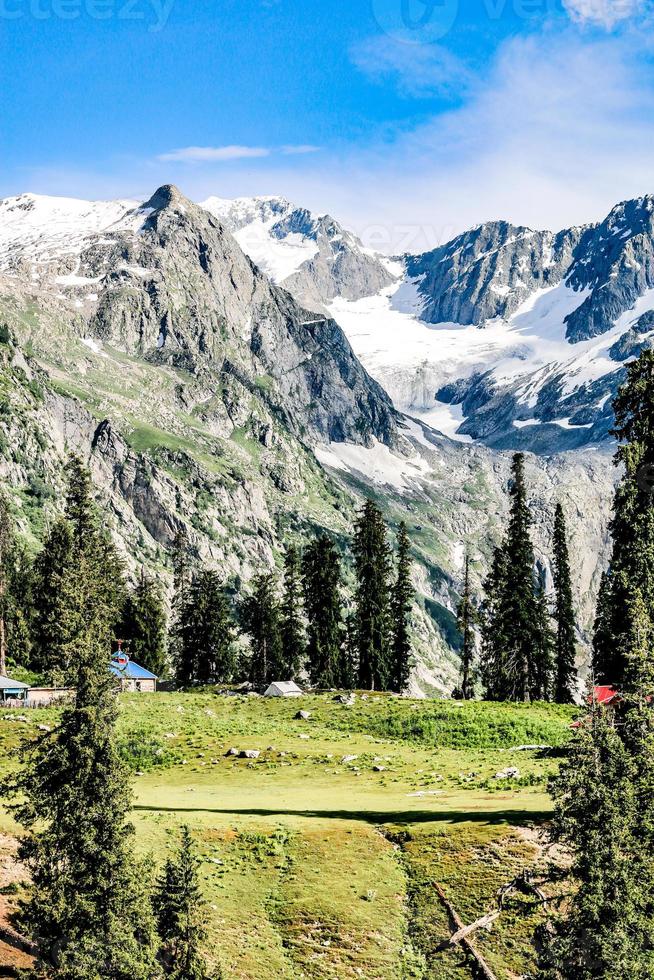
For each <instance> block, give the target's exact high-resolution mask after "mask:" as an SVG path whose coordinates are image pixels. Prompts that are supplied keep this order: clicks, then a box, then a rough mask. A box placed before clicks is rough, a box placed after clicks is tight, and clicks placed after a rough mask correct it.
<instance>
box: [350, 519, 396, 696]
mask: <svg viewBox="0 0 654 980" xmlns="http://www.w3.org/2000/svg"><path fill="white" fill-rule="evenodd" d="M352 552H353V554H354V567H355V572H356V577H357V590H356V632H357V652H358V658H359V686H360V687H362V688H366V689H368V690H381V691H384V690H388V688H389V685H390V681H391V671H392V667H391V608H390V576H391V561H390V549H389V547H388V542H387V540H386V527H385V524H384V519H383V517H382V514H381V511H380V510H379V508H378V507H377V505H376V504H375V503H374V502H373V501H372V500H367V501H366V503H365V504H364V506H363V509H362V510H361V512H360V514H359V517H358V520H357V523H356V527H355V532H354V539H353V542H352Z"/></svg>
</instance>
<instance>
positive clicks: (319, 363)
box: [79, 186, 395, 444]
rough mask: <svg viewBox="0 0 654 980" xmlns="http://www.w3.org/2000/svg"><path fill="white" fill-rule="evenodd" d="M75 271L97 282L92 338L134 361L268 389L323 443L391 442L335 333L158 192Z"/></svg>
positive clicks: (370, 385) (198, 214)
mask: <svg viewBox="0 0 654 980" xmlns="http://www.w3.org/2000/svg"><path fill="white" fill-rule="evenodd" d="M139 216H140V219H141V220H140V227H138V230H137V232H133V231H131V230H129V231H125V230H122V229H119V230H117V231H115V232H113V233H110V234H108V235H107V233H105V234H104V241H105V243H106V242H107V240H108V241H109V243H110V244H109V245H108V246H107V245H106V244H104V245H103V247H102V248H99V247H98V243H97V242H96V241H92V242H91V243H90V244H89V245H88V246H87V247H86V248H85V249H84V250H83V251H82V254H81V257H80V265H79V268H80V270H81V272H82V275H83V276H86V277H87V278H89V279H96V278H99V279H100V281H99V282H98V283H97V284H96V286H95V288H96V291H97V300H96V305H95V310H94V311H93V313H92V315H91V316H90V319H89V323H88V333H89V334H90V335H91V336H93V337H97V338H98V339H99V340H102V341H104V342H108V343H110V344H112V345H114V346H117V347H119V348H120V349H123V350H125V351H127V352H128V353H131V354H138V355H141V356H145V357H147V358H149V359H151V360H152V361H154V362H158V363H167V364H172V365H175V366H176V367H178V368H182V369H186V370H188V371H191V372H192V373H195V374H198V373H201V372H202V370H203V369H211V370H216V369H218V370H219V371H221V372H226V373H234V374H236V375H237V376H238V377H239V379H240V380H241V382H242V383H245V384H246V385H247V384H248V383H249V384H250V385H254V384H256V383H257V378H260V377H261V376H264V377H267V378H268V379H269V381H270V390H269V395H270V400H271V401H272V402H275V404H276V407H277V409H278V410H279V411H281V412H283V413H284V415H285V418H286V421H287V424H288V425H289V426H290V427H292V428H293V429H294V431H296V433H301V432H304V433H306V434H309V433H313V435H314V436H316V437H317V438H319V439H322V440H326V439H331V440H334V441H341V440H344V439H349V440H350V441H353V442H360V441H366V440H368V439H369V438H370V437H372V436H375V437H376V438H378V439H379V440H380V441H382V442H386V443H389V444H390V443H392V442H393V440H394V431H395V422H394V411H393V407H392V405H391V403H390V400H389V398H388V397H387V395H386V394H385V393H384V392H383V390H382V389H381V388H380V387H379V385H378V384H377V383H376V382H374V381H373V380H372V379H371V378H370V377H369V376H368V375H367V373H366V372H365V370H364V369H363V368H362V367H361V365H360V363H359V361H358V360H357V359H356V358H355V356H354V354H353V352H352V350H351V348H350V345H349V343H348V341H347V340H346V338H345V336H344V334H343V333H342V331H341V330H340V328H339V327H338V325H337V324H336V323H335V322H334V321H333V320H331V319H329V318H328V317H326V316H324V315H315V314H313V313H310V312H308V311H307V310H304V309H302V307H301V306H299V304H298V303H297V301H296V300H294V299H293V297H292V296H291V295H290V294H289V293H288V292H286V291H285V290H284V289H281V288H280V287H278V286H275V285H274V284H272V283H271V282H270V280H269V279H268V278H267V277H266V276H265V275H264V274H263V273H261V272H260V271H259V269H257V267H256V266H254V265H253V263H252V262H251V261H250V260H249V259H248V258H247V257H246V256H245V255H244V254H243V252H242V251H241V249H240V247H239V246H238V244H237V243H236V242H235V240H234V239H233V237H232V236H231V234H230V233H229V232H228V231H227V230H226V229H225V228H224V227H223V225H222V224H221V223H220V221H219V220H218V219H217V218H215V217H213V216H212V215H211V214H209V213H208V212H207V211H204V210H203V209H202V208H200V207H198V206H196V205H194V204H192V203H191V202H190V201H189V200H187V199H186V198H184V197H183V196H182V195H181V194H180V193H179V191H177V189H176V188H174V187H170V186H166V187H162V188H160V189H159V190H158V191H157V192H156V193H155V194H154V195H153V197H152V198H151V199H150V200H149V201H147V202H146V203H145V204H144V205H143V206H142V208H140V209H139V210H138V212H134V215H133V217H134V219H135V220H136V222H137V224H138V219H139Z"/></svg>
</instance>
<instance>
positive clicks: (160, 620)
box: [121, 568, 168, 677]
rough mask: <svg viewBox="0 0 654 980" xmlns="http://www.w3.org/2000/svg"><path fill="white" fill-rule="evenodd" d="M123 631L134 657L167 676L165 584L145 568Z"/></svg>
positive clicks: (128, 604)
mask: <svg viewBox="0 0 654 980" xmlns="http://www.w3.org/2000/svg"><path fill="white" fill-rule="evenodd" d="M121 633H122V635H123V637H124V639H125V642H126V643H127V651H128V653H129V655H130V657H133V659H134V660H135V661H136V662H137V663H138V664H140V665H141V667H145V669H146V670H150V671H152V673H153V674H156V675H157V677H163V676H164V675H165V674H166V673H167V670H168V661H167V651H166V609H165V606H164V600H163V594H162V590H161V586H160V585H159V584H158V583H157V582H156V581H155V579H153V578H152V577H151V576H149V575H147V574H146V571H145V569H144V568H142V569H141V574H140V576H139V580H138V582H137V583H136V586H135V587H134V589H133V590H132V591H131V592H130V593H129V594H128V596H127V601H126V603H125V611H124V614H123V624H122V627H121Z"/></svg>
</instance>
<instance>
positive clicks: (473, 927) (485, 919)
mask: <svg viewBox="0 0 654 980" xmlns="http://www.w3.org/2000/svg"><path fill="white" fill-rule="evenodd" d="M501 911H502V910H501V909H493V911H492V912H487V913H486V915H482V917H481V919H477V921H476V922H471V923H470V925H469V926H463V928H461V929H459V930H458V932H455V933H453V935H451V936H450V938H449V939H448V941H447V945H448V946H456V944H457V943H460V942H461V940H462V939H465V938H466V936H470V935H471V934H472V933H473V932H476V931H477V929H488V928H489V926H492V924H493V923H494V922H495V919H497V918H498V917H499V915H500V914H501Z"/></svg>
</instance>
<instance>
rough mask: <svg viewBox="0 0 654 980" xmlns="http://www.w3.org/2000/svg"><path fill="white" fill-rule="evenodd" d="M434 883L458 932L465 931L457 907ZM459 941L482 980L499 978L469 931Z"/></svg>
mask: <svg viewBox="0 0 654 980" xmlns="http://www.w3.org/2000/svg"><path fill="white" fill-rule="evenodd" d="M433 885H434V888H435V889H436V894H437V895H438V897H439V898H440V900H441V902H442V903H443V906H444V907H445V909H446V911H447V914H448V915H449V917H450V920H451V922H452V924H453V925H454V926H456V931H457V932H465V931H466V928H467V927H466V926H465V925H464V923H463V921H462V919H461V917H460V916H459V914H458V912H457V911H456V909H455V908H454V906H453V905H452V904H451V903H450V901H449V900H448V898H447V896H446V894H445V892H444V891H443V889H442V888H441V886H440V885H439V884H438V883H437V882H434V883H433ZM491 914H492V913H491ZM498 915H499V912H498ZM455 935H456V933H455ZM459 943H460V945H461V946H462V948H463V949H464V950H465V951H466V953H467V954H468V955H469V956H471V957H472V959H473V960H474V961H475V966H476V972H477V974H478V976H480V977H481V978H482V980H497V977H496V976H495V974H494V973H493V971H492V970H491V968H490V967H489V965H488V963H487V962H486V960H485V959H484V958H483V956H482V955H481V953H480V952H479V951H478V950H477V949H476V947H475V946H474V944H473V943H472V941H471V940H470V939H469V938H468V934H467V933H466V935H464V936H462V938H461V939H460V940H459ZM448 945H449V943H448Z"/></svg>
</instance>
